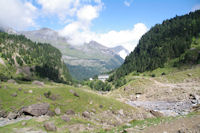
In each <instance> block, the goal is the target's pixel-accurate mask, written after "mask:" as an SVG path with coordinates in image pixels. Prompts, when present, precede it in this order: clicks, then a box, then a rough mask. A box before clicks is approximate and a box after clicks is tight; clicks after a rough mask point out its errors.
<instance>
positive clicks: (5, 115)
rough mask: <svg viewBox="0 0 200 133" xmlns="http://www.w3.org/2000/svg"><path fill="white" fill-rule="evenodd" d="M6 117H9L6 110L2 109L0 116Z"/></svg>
mask: <svg viewBox="0 0 200 133" xmlns="http://www.w3.org/2000/svg"><path fill="white" fill-rule="evenodd" d="M1 117H3V118H6V117H7V113H6V112H5V111H4V110H0V118H1Z"/></svg>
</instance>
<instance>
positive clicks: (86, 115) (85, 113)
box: [82, 111, 90, 118]
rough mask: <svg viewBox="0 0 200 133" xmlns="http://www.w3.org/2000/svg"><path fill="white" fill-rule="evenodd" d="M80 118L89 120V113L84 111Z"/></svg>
mask: <svg viewBox="0 0 200 133" xmlns="http://www.w3.org/2000/svg"><path fill="white" fill-rule="evenodd" d="M82 116H83V117H85V118H90V113H89V112H87V111H85V112H83V113H82Z"/></svg>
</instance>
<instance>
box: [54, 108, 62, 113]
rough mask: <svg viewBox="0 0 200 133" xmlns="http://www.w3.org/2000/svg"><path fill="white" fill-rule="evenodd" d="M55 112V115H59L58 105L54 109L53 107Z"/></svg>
mask: <svg viewBox="0 0 200 133" xmlns="http://www.w3.org/2000/svg"><path fill="white" fill-rule="evenodd" d="M55 113H56V115H60V113H61V112H60V108H59V107H57V108H56V109H55Z"/></svg>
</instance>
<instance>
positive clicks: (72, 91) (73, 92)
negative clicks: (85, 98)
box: [69, 90, 80, 97]
mask: <svg viewBox="0 0 200 133" xmlns="http://www.w3.org/2000/svg"><path fill="white" fill-rule="evenodd" d="M69 92H70V93H72V94H73V95H74V96H76V97H80V96H79V95H78V93H76V92H75V91H74V90H69Z"/></svg>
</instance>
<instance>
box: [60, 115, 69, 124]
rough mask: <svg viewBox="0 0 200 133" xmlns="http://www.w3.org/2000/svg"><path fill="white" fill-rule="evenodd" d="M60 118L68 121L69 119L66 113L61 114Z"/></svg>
mask: <svg viewBox="0 0 200 133" xmlns="http://www.w3.org/2000/svg"><path fill="white" fill-rule="evenodd" d="M61 119H62V120H63V121H65V122H69V121H70V118H69V117H68V116H67V115H63V116H61Z"/></svg>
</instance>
